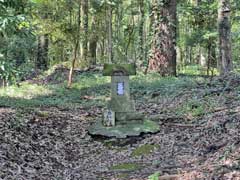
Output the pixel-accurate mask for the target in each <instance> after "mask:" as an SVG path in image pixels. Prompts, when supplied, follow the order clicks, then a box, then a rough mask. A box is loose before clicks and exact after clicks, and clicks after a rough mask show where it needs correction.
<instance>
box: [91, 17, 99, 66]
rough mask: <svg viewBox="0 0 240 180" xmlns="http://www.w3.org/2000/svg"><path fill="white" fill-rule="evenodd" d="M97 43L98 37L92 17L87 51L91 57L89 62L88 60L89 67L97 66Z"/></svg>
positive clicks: (94, 20)
mask: <svg viewBox="0 0 240 180" xmlns="http://www.w3.org/2000/svg"><path fill="white" fill-rule="evenodd" d="M97 42H98V36H97V31H96V16H93V18H92V33H91V38H90V44H89V51H90V55H91V60H90V63H91V65H96V64H97Z"/></svg>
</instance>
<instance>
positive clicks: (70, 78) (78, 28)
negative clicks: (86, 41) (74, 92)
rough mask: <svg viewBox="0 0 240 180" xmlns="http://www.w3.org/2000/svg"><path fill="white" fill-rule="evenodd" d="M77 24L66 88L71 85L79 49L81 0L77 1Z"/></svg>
mask: <svg viewBox="0 0 240 180" xmlns="http://www.w3.org/2000/svg"><path fill="white" fill-rule="evenodd" d="M78 3H79V4H78V24H77V35H76V39H75V40H76V43H75V47H74V56H73V60H72V65H71V68H70V71H69V76H68V88H70V87H71V85H72V79H73V72H74V68H75V64H76V60H77V54H78V50H79V44H80V26H81V0H79V2H78Z"/></svg>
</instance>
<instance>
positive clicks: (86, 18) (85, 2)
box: [82, 0, 88, 63]
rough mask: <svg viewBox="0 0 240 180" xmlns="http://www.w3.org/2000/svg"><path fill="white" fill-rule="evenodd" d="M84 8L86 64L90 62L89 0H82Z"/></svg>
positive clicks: (84, 55) (84, 52) (84, 51)
mask: <svg viewBox="0 0 240 180" xmlns="http://www.w3.org/2000/svg"><path fill="white" fill-rule="evenodd" d="M82 5H83V6H82V8H83V29H84V39H83V60H84V62H85V63H87V61H88V0H82Z"/></svg>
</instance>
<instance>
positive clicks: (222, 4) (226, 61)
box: [218, 0, 233, 75]
mask: <svg viewBox="0 0 240 180" xmlns="http://www.w3.org/2000/svg"><path fill="white" fill-rule="evenodd" d="M230 13H231V7H230V0H219V11H218V32H219V53H220V57H219V66H220V67H219V68H220V74H221V75H224V74H228V73H229V72H230V71H232V69H233V65H232V52H231V22H230Z"/></svg>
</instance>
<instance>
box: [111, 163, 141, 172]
mask: <svg viewBox="0 0 240 180" xmlns="http://www.w3.org/2000/svg"><path fill="white" fill-rule="evenodd" d="M110 169H111V170H114V171H136V170H138V169H141V166H140V165H139V164H136V163H122V164H117V165H114V166H112V167H111V168H110Z"/></svg>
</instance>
